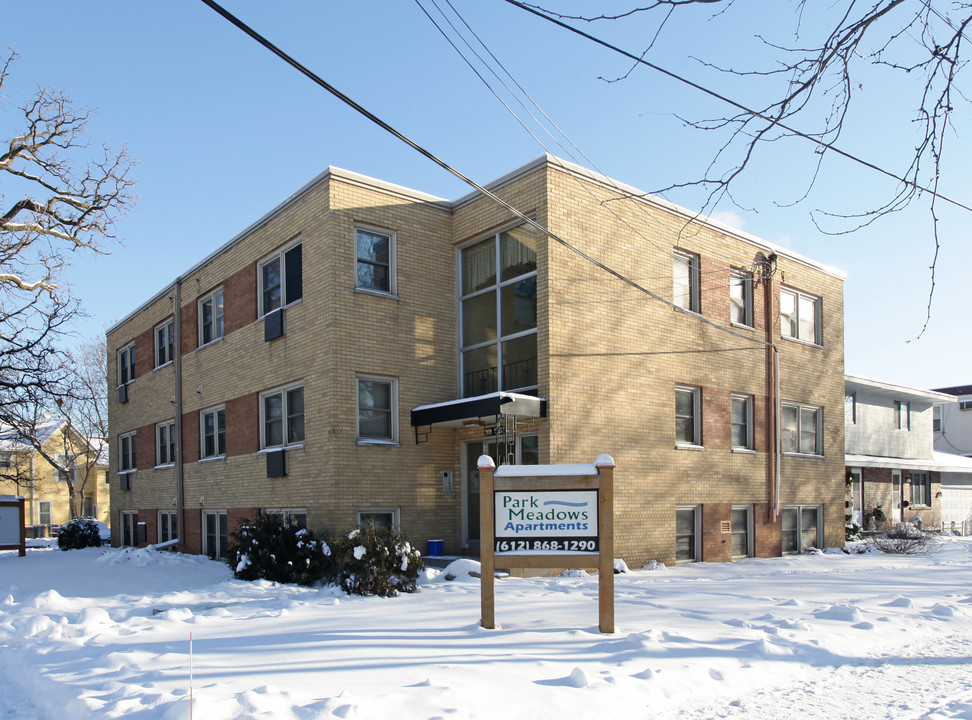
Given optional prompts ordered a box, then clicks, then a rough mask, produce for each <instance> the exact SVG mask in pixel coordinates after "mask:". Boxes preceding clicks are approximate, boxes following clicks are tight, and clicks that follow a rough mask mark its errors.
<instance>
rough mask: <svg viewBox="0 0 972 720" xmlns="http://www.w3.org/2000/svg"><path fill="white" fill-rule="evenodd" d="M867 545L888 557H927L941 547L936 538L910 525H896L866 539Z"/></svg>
mask: <svg viewBox="0 0 972 720" xmlns="http://www.w3.org/2000/svg"><path fill="white" fill-rule="evenodd" d="M867 543H868V544H869V545H870V546H871V547H873V548H875V549H877V550H880V551H881V552H883V553H886V554H888V555H928V554H929V553H932V552H935V551H936V550H938V549H939V547H940V546H941V542H940V540H939V539H938V538H937V537H934V536H932V535H931V534H929V533H926V532H923V531H922V530H921V529H920V528H917V527H915V526H914V525H912V524H911V523H898V524H896V525H895V526H894V527H893V528H891V529H890V530H888V531H887V532H884V533H881V534H880V535H874V536H873V537H870V538H868V539H867Z"/></svg>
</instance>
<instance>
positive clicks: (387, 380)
mask: <svg viewBox="0 0 972 720" xmlns="http://www.w3.org/2000/svg"><path fill="white" fill-rule="evenodd" d="M362 382H374V383H382V384H385V385H388V396H389V402H390V403H391V407H390V408H387V410H386V408H377V409H378V410H381V411H384V412H388V413H389V433H390V434H389V435H388V436H387V437H385V436H381V437H377V436H371V435H362V433H361V394H360V393H361V383H362ZM354 404H355V418H356V419H357V420H356V422H357V425H356V433H357V438H358V444H359V445H398V378H393V377H386V376H382V375H356V376H355V382H354Z"/></svg>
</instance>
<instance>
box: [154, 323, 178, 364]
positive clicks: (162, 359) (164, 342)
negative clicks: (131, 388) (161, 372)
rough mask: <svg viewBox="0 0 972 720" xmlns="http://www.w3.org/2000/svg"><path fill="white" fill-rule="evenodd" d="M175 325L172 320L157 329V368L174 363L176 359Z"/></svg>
mask: <svg viewBox="0 0 972 720" xmlns="http://www.w3.org/2000/svg"><path fill="white" fill-rule="evenodd" d="M174 331H175V325H174V324H173V322H172V320H169V321H168V322H164V323H162V324H161V325H159V326H158V327H157V328H155V367H162V366H163V365H165V364H166V363H170V362H172V358H173V357H175V355H174V353H173V351H174V349H175V332H174Z"/></svg>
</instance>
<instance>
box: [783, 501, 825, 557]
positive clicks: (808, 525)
mask: <svg viewBox="0 0 972 720" xmlns="http://www.w3.org/2000/svg"><path fill="white" fill-rule="evenodd" d="M822 516H823V514H822V512H821V508H820V506H819V505H784V506H783V510H782V512H781V513H780V521H781V524H782V530H783V538H782V540H783V542H782V551H783V554H784V555H792V554H794V553H801V552H806V551H807V550H808V549H809V548H819V547H820V541H819V538H820V520H821V519H822Z"/></svg>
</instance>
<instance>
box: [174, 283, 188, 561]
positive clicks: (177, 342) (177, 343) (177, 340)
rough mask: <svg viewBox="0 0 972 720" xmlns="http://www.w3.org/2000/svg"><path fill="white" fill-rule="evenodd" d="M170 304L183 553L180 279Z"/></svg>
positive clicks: (178, 512)
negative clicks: (171, 309)
mask: <svg viewBox="0 0 972 720" xmlns="http://www.w3.org/2000/svg"><path fill="white" fill-rule="evenodd" d="M172 302H173V304H174V305H175V307H174V308H173V313H172V329H173V335H174V337H173V339H172V344H173V351H174V352H173V358H172V368H173V370H174V372H175V387H174V389H173V391H174V396H173V397H174V403H175V473H176V536H177V537H178V538H179V549H180V550H182V551H185V548H184V547H183V546H182V542H183V540H184V539H185V534H184V533H183V531H182V528H183V527H184V525H185V487H184V475H183V472H182V277H181V276H180V277H178V278H176V281H175V286H174V289H173V292H172Z"/></svg>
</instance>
